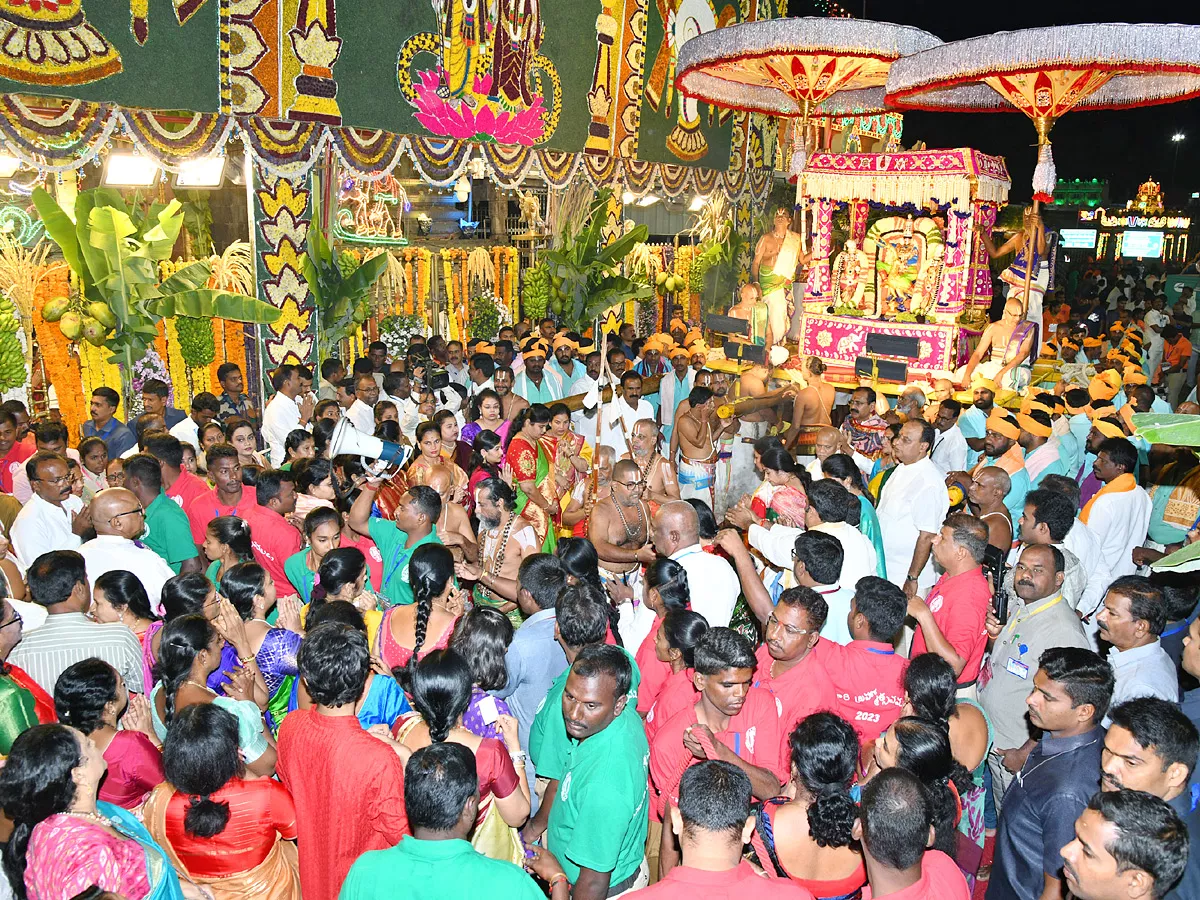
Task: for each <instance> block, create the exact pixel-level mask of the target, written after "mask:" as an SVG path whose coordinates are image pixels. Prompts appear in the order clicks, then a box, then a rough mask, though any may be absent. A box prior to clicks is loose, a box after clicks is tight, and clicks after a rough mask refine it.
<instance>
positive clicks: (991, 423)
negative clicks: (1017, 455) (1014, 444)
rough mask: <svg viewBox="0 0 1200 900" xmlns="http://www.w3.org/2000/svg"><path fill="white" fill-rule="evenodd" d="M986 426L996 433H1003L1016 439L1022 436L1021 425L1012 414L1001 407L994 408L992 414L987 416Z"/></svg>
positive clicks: (1011, 438)
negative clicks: (1003, 410)
mask: <svg viewBox="0 0 1200 900" xmlns="http://www.w3.org/2000/svg"><path fill="white" fill-rule="evenodd" d="M984 427H985V428H986V429H987V430H988V431H994V432H996V434H1001V435H1003V436H1004V437H1006V438H1009V439H1010V440H1014V441H1015V440H1016V439H1017V438H1019V437H1020V436H1021V428H1020V426H1019V425H1017V423H1016V421H1015V420H1014V419H1013V418H1012V416H1010V415H1008V413H1005V412H1002V411H1001V410H1000V408H999V407H993V408H992V414H991V415H990V416H988V417H987V421H986V422H984Z"/></svg>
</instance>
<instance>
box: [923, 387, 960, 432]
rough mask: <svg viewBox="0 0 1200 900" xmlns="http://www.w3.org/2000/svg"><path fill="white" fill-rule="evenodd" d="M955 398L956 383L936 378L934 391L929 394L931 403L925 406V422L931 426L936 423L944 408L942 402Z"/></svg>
mask: <svg viewBox="0 0 1200 900" xmlns="http://www.w3.org/2000/svg"><path fill="white" fill-rule="evenodd" d="M953 396H954V382H953V381H951V380H950V379H949V378H935V379H934V380H933V390H932V391H930V393H929V402H928V403H927V404H926V406H925V421H926V422H929V423H930V424H932V423H934V422H936V421H937V417H938V412H939V410H941V408H942V401H944V400H949V399H950V398H951V397H953Z"/></svg>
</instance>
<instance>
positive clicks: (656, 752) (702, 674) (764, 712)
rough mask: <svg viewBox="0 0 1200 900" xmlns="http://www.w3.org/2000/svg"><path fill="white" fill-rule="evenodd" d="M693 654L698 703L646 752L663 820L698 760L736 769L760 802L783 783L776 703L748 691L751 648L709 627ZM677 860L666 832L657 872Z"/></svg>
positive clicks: (680, 715) (661, 731)
mask: <svg viewBox="0 0 1200 900" xmlns="http://www.w3.org/2000/svg"><path fill="white" fill-rule="evenodd" d="M694 652H695V662H696V675H695V683H696V690H697V691H699V692H700V700H699V702H698V703H696V705H695V706H692V707H690V708H688V709H684V710H682V711H681V712H678V713H676V714H675V715H674V716H672V717H671V718H669V719H668V720H667V721H666V722H664V723H663V724H662V725H661V726H660V727H659V729H658V732H657V733H656V734H655V735H654V741H653V743H652V744H651V745H650V779H651V782H652V783H653V785H654V788H655V790H656V791H657V794H658V803H659V809H660V810H661V812H662V815H663V821H667V814H668V812H669V811H670V810H671V809H672V808H673V807H674V806H676V805H677V804H678V802H679V780H680V778H682V777H683V773H684V772H685V771H686V770H687V768H688V767H689V766H691V765H693V764H694V763H696V762H697V761H698V760H701V759H709V758H715V759H720V760H723V761H725V762H728V763H731V764H733V765H735V766H737V767H738V768H739V769H741V770H742V771H743V772H745V773H746V776H747V777H748V778H749V779H750V785H751V788H752V790H753V792H754V796H755V797H758V798H759V799H760V800H769V799H770V798H771V797H774V796H776V795H777V794H778V793H779V789H780V786H781V785H782V784H783V783H784V782H786V781H787V777H786V776H787V767H786V766H784V765H783V763H782V762H781V760H780V759H779V748H780V739H779V704H778V702H777V701H776V700H775V698H774V697H772V696H771V694H770V693H768V692H767V691H765V690H763V689H762V688H755V687H751V681H752V680H753V678H754V667H755V664H756V661H755V659H754V649H753V648H752V647H751V646H750V642H749V641H747V640H746V639H745V638H744V637H742V636H741V635H740V634H738V633H737V632H736V631H733V630H732V629H730V628H723V627H717V628H710V629H709V630H708V632H707V633H706V634H705V635H704V637H702V638H701V639H700V642H699V643H698V644H697V645H696V648H695V651H694ZM651 802H654V798H652V799H651ZM678 860H679V847H678V845H677V843H676V841H675V836H674V835H673V834H672V833H671V830H670V829H669V828H664V829H663V836H662V850H661V855H660V858H659V872H660V873H661V874H666V873H667V872H669V871H670V870H671V867H672V866H674V865H675V864H676V863H677V862H678Z"/></svg>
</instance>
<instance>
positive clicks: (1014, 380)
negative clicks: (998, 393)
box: [954, 359, 1033, 394]
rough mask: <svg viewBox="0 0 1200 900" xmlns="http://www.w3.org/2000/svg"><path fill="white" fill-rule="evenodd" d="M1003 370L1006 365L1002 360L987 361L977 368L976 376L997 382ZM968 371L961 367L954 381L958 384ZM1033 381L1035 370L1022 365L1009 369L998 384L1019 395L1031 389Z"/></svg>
mask: <svg viewBox="0 0 1200 900" xmlns="http://www.w3.org/2000/svg"><path fill="white" fill-rule="evenodd" d="M1002 368H1004V363H1003V362H1001V361H1000V360H993V359H985V360H984V361H983V362H981V363H980V364H979V365H977V366H976V367H975V373H974V374H975V375H980V376H982V377H984V378H991V379H992V380H995V378H996V376H997V375H999V374H1000V370H1001V369H1002ZM966 369H967V367H966V366H959V368H958V370H957V371H955V373H954V380H955V381H956V382H961V381H962V378H963V374H964V373H965V372H966ZM1032 380H1033V369H1031V368H1030V367H1029V366H1027V365H1025V364H1024V363H1022V364H1021V365H1019V366H1014V367H1013V368H1011V369H1009V370H1008V372H1007V373H1005V375H1004V378H1003V379H1002V381H998V382H996V384H997V385H998V386H999V387H1000V389H1001V390H1005V391H1016V392H1017V393H1018V394H1020V393H1024V391H1025V389H1026V388H1027V387H1029V382H1030V381H1032Z"/></svg>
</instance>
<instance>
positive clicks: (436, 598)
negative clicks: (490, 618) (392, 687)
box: [372, 544, 468, 684]
mask: <svg viewBox="0 0 1200 900" xmlns="http://www.w3.org/2000/svg"><path fill="white" fill-rule="evenodd" d="M408 583H409V584H411V585H412V589H413V602H412V603H410V604H408V605H407V606H393V607H392V608H391V609H389V610H388V611H387V614H386V615H385V616H384V619H383V626H382V627H381V628H380V629H379V639H378V640H377V641H376V642H374V643H373V644H372V646H373V647H374V649H375V655H376V656H378V657H379V658H380V659H381V660H383V664H384V665H385V666H387V667H388V668H389V669H390V670H392V671H393V672H396V673H397V677H400V678H401V683H402V684H403V683H404V675H405V673H408V672H411V670H412V666H413V663H414V661H415V659H420V657H422V656H424V655H425V654H426V653H429V652H430V651H432V650H440V649H442V648H443V647H447V646H449V644H450V637H451V635H452V634H453V633H454V626H455V624H456V623H457V622H458V619H459V616H461V615H462V614H463V613H464V612H466V609H467V600H468V594H467V592H466V591H463V590H459V588H458V587H457V585H455V583H454V556H453V554H451V553H450V551H449V550H447V549H446V548H445V547H443V546H442V545H441V544H423V545H422V546H420V547H417V549H416V550H415V551H414V552H413V555H412V559H410V560H409V562H408ZM414 658H415V659H414Z"/></svg>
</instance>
